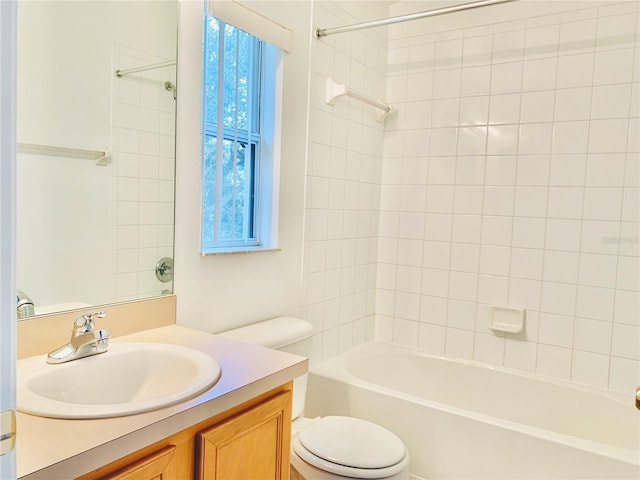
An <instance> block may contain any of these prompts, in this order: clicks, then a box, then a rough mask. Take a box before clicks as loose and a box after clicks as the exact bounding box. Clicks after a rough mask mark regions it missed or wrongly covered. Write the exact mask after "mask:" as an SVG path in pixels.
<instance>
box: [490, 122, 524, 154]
mask: <svg viewBox="0 0 640 480" xmlns="http://www.w3.org/2000/svg"><path fill="white" fill-rule="evenodd" d="M519 135H520V136H521V135H522V133H519V130H518V126H517V125H492V126H489V127H488V128H487V154H488V155H509V154H514V153H517V151H518V140H519Z"/></svg>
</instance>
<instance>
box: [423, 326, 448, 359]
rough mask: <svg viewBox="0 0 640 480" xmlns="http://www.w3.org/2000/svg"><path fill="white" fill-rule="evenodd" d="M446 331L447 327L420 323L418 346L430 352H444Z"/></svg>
mask: <svg viewBox="0 0 640 480" xmlns="http://www.w3.org/2000/svg"><path fill="white" fill-rule="evenodd" d="M445 332H446V328H445V327H441V326H438V325H430V324H424V323H423V324H420V330H419V336H418V347H419V348H420V349H421V350H424V351H426V352H430V353H444V346H445Z"/></svg>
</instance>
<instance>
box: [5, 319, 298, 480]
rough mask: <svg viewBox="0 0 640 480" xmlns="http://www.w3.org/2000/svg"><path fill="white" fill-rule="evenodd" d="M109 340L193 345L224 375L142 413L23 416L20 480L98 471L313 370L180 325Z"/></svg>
mask: <svg viewBox="0 0 640 480" xmlns="http://www.w3.org/2000/svg"><path fill="white" fill-rule="evenodd" d="M111 342H114V343H115V342H158V343H172V344H176V345H184V346H188V347H191V348H194V349H197V350H200V351H202V352H205V353H207V354H209V355H211V356H212V357H214V358H215V359H216V360H217V361H218V362H219V363H220V366H221V368H222V374H221V377H220V379H219V380H218V382H217V383H216V384H215V385H214V386H213V387H212V388H211V389H209V390H208V391H206V392H205V393H203V394H202V395H199V396H198V397H195V398H193V399H191V400H189V401H186V402H183V403H180V404H178V405H173V406H171V407H167V408H163V409H160V410H155V411H152V412H147V413H141V414H138V415H129V416H125V417H117V418H106V419H96V420H60V419H54V418H44V417H38V416H34V415H27V414H23V413H20V412H18V418H17V423H18V434H17V470H18V478H20V479H25V480H27V479H28V480H36V479H47V480H53V479H58V478H60V479H62V478H73V477H77V476H79V475H82V474H84V473H87V472H90V471H93V470H95V469H96V468H98V467H100V466H102V465H105V464H108V463H110V462H112V461H114V460H117V459H118V458H121V457H123V456H125V455H127V454H129V453H132V452H135V451H136V450H139V449H140V448H143V447H145V446H147V445H149V444H151V443H154V442H156V441H158V440H161V439H163V438H165V437H168V436H170V435H173V434H174V433H177V432H179V431H181V430H184V429H185V428H188V427H189V426H191V425H194V424H196V423H198V422H201V421H203V420H206V419H208V418H210V417H212V416H214V415H217V414H218V413H221V412H224V411H225V410H228V409H230V408H233V407H234V406H236V405H239V404H240V403H243V402H245V401H247V400H250V399H252V398H254V397H256V396H258V395H260V394H262V393H265V392H267V391H269V390H271V389H273V388H276V387H279V386H280V385H283V384H285V383H287V382H289V381H290V380H292V379H294V378H296V377H298V376H300V375H302V374H304V373H305V372H306V371H307V369H308V362H307V360H306V359H305V358H303V357H299V356H297V355H291V354H288V353H283V352H279V351H276V350H270V349H267V348H263V347H259V346H257V345H251V344H248V343H243V342H239V341H236V340H231V339H229V338H225V337H223V336H217V335H211V334H208V333H205V332H200V331H197V330H192V329H189V328H185V327H180V326H178V325H171V326H169V327H162V328H157V329H153V330H146V331H144V332H140V333H135V334H131V335H127V336H123V337H118V338H114V339H112V340H111ZM107 354H108V353H107ZM77 361H80V362H81V361H82V360H77ZM18 364H19V362H18Z"/></svg>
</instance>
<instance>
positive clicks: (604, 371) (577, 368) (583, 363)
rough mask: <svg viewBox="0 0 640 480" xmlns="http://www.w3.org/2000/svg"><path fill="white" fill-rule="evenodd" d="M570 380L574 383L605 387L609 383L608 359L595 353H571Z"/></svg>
mask: <svg viewBox="0 0 640 480" xmlns="http://www.w3.org/2000/svg"><path fill="white" fill-rule="evenodd" d="M571 380H572V381H574V382H576V383H583V384H586V385H594V386H597V387H606V386H607V385H608V383H609V357H608V356H607V355H600V354H597V353H591V352H583V351H580V350H574V351H573V361H572V363H571Z"/></svg>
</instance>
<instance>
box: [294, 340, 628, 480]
mask: <svg viewBox="0 0 640 480" xmlns="http://www.w3.org/2000/svg"><path fill="white" fill-rule="evenodd" d="M328 414H338V415H351V416H354V417H360V418H365V419H368V420H371V421H374V422H376V423H378V424H380V425H383V426H385V427H387V428H388V429H390V430H391V431H393V432H394V433H396V434H397V435H398V436H400V437H401V438H402V439H403V440H404V442H405V443H406V445H407V447H408V448H409V451H410V453H411V472H412V474H413V475H415V476H417V477H420V478H425V479H429V480H436V479H441V478H443V479H444V478H453V479H476V478H486V479H500V478H502V479H520V478H545V479H549V478H553V479H563V480H564V479H577V478H592V479H614V478H629V479H635V480H637V479H639V478H640V453H639V448H640V445H639V443H640V412H639V411H637V410H636V409H635V406H634V396H633V394H632V393H630V394H629V395H627V396H626V397H623V396H622V395H617V394H614V393H611V392H608V391H605V390H599V389H593V388H588V387H580V386H576V385H574V384H570V383H568V382H560V381H555V380H552V379H548V378H546V377H540V376H536V375H532V374H526V373H521V372H518V371H515V370H509V369H505V368H498V367H491V366H488V365H484V364H480V363H477V362H470V361H469V362H468V361H458V360H450V359H446V358H442V357H437V356H433V355H428V354H425V353H422V352H418V351H413V350H409V349H406V348H402V347H398V346H394V345H387V344H380V343H369V344H366V345H363V346H361V347H357V348H355V349H353V350H351V351H349V352H347V353H345V354H343V355H341V356H339V357H337V358H335V359H332V360H330V361H328V362H325V363H323V364H321V365H318V366H316V367H314V368H312V369H311V372H310V375H309V386H308V394H307V405H306V415H307V416H312V417H314V416H323V415H328Z"/></svg>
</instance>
